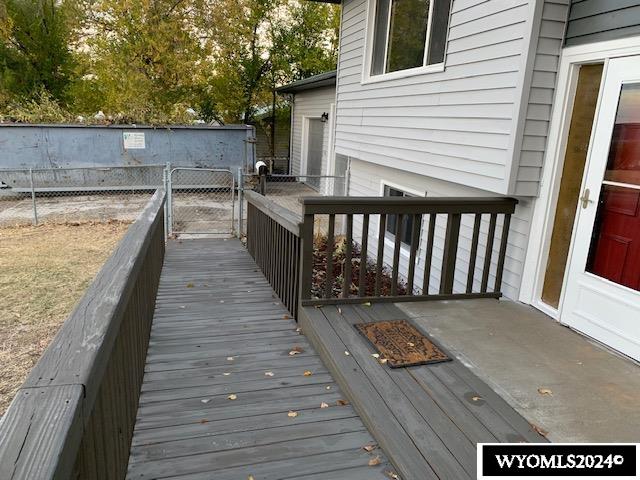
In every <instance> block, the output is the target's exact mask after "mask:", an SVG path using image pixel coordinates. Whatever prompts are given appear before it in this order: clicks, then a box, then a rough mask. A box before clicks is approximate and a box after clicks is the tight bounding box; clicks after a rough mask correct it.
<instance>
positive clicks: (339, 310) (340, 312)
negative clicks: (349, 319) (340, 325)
mask: <svg viewBox="0 0 640 480" xmlns="http://www.w3.org/2000/svg"><path fill="white" fill-rule="evenodd" d="M338 313H339V314H340V315H342V309H341V308H340V307H338Z"/></svg>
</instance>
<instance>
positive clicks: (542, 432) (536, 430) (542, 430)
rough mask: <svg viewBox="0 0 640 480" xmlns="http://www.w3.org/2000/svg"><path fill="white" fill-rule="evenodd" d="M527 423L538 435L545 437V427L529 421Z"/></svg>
mask: <svg viewBox="0 0 640 480" xmlns="http://www.w3.org/2000/svg"><path fill="white" fill-rule="evenodd" d="M529 425H531V428H532V429H533V431H534V432H536V433H537V434H538V435H542V436H543V437H546V436H547V435H548V434H549V432H547V431H546V430H545V429H543V428H540V427H539V426H537V425H535V424H533V423H530V424H529Z"/></svg>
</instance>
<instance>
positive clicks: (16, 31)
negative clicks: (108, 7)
mask: <svg viewBox="0 0 640 480" xmlns="http://www.w3.org/2000/svg"><path fill="white" fill-rule="evenodd" d="M70 20H71V9H70V7H68V2H66V1H60V2H55V1H51V0H3V1H2V3H1V4H0V89H1V90H2V91H3V93H4V96H5V97H7V96H10V97H13V98H16V97H32V96H33V95H36V96H37V95H39V92H40V91H41V89H43V88H44V89H45V90H46V91H47V92H48V93H49V94H50V95H51V96H53V97H54V98H56V99H63V98H64V96H65V90H66V87H67V85H68V83H69V81H70V75H71V72H72V69H73V57H72V53H71V50H70V48H69V47H70V43H71V34H70V25H69V23H70Z"/></svg>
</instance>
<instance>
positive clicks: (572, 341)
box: [397, 299, 640, 442]
mask: <svg viewBox="0 0 640 480" xmlns="http://www.w3.org/2000/svg"><path fill="white" fill-rule="evenodd" d="M397 306H398V307H400V308H401V309H402V310H403V311H404V312H405V313H407V314H408V315H409V316H410V317H411V318H412V319H413V320H414V321H415V322H416V323H417V324H419V325H420V326H422V327H423V328H424V329H425V330H427V331H428V332H429V333H430V334H431V335H433V337H434V338H436V339H437V340H439V341H440V342H442V344H443V346H445V347H447V348H448V349H449V351H450V352H451V353H452V354H454V355H456V357H458V358H459V359H460V360H461V361H463V362H464V363H465V364H466V365H467V366H468V367H469V368H471V370H472V371H473V372H474V373H475V374H476V375H478V376H479V377H480V378H481V379H483V380H484V381H485V382H487V383H488V384H489V385H490V386H492V387H493V388H494V389H495V390H496V391H497V392H498V393H499V394H500V395H501V396H502V397H503V398H505V399H506V400H507V401H508V402H509V403H510V404H511V405H512V406H513V407H514V408H515V409H516V410H517V411H518V412H520V413H521V414H522V415H523V416H524V417H525V418H526V419H528V420H529V421H530V422H532V423H533V424H535V425H537V426H539V427H541V428H543V429H544V430H546V431H548V435H547V438H548V439H549V440H551V441H552V442H640V407H639V405H640V365H638V364H636V363H635V362H633V361H631V360H629V359H627V358H623V357H621V356H619V355H617V354H615V353H613V352H611V351H609V350H607V349H606V348H604V347H602V346H601V345H598V344H596V343H595V342H593V341H591V340H589V339H588V338H586V337H584V336H582V335H580V334H579V333H577V332H575V331H573V330H571V329H569V328H567V327H564V326H562V325H561V324H559V323H558V322H556V321H555V320H553V319H551V318H550V317H548V316H546V315H544V314H543V313H541V312H540V311H538V310H536V309H534V308H533V307H530V306H527V305H524V304H521V303H516V302H512V301H505V300H502V301H497V300H492V299H481V300H458V301H442V302H416V303H399V304H397ZM539 389H540V391H539ZM548 390H550V392H548ZM540 392H542V393H540Z"/></svg>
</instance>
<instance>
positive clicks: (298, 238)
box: [247, 192, 518, 315]
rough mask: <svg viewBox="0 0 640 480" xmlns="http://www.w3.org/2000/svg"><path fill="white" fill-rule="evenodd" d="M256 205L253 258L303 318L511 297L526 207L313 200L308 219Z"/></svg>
mask: <svg viewBox="0 0 640 480" xmlns="http://www.w3.org/2000/svg"><path fill="white" fill-rule="evenodd" d="M247 201H248V204H249V211H248V218H247V221H248V226H247V229H248V234H247V243H248V248H249V252H250V253H251V254H252V255H253V257H254V258H255V259H256V262H257V263H258V265H259V266H260V268H261V269H262V271H263V272H264V273H265V275H266V276H267V278H268V279H269V281H270V282H271V285H272V286H273V287H274V289H275V291H276V293H277V294H278V295H279V296H280V297H281V298H282V299H283V301H284V302H285V304H286V305H287V307H289V310H290V311H291V312H292V313H293V314H294V315H296V314H297V305H298V302H300V304H301V305H303V306H304V305H324V304H341V303H364V302H405V301H421V300H445V299H455V298H483V297H486V298H499V297H500V296H501V295H502V278H503V272H504V266H505V258H506V253H507V245H508V236H509V229H510V222H511V215H512V214H513V213H514V211H515V207H516V204H517V203H518V201H517V200H516V199H513V198H475V197H472V198H446V197H438V198H415V197H307V198H304V199H302V200H301V203H302V207H303V215H302V216H299V215H296V214H294V213H293V212H291V211H289V210H286V209H284V208H283V207H282V206H280V205H277V204H275V203H274V202H272V201H269V200H268V199H266V198H265V197H262V196H261V195H259V194H256V193H254V192H251V193H250V194H249V195H248V196H247ZM338 218H339V219H340V221H339V222H338V221H337V219H338ZM389 225H392V228H387V227H388V226H389ZM461 226H464V228H463V229H461ZM389 230H391V232H390V231H389ZM462 230H464V235H461V231H462ZM407 237H409V238H407ZM337 238H341V239H343V240H344V241H343V242H342V244H341V246H340V249H341V251H340V252H339V255H338V252H336V251H335V249H336V244H335V241H336V239H337ZM373 242H375V243H376V244H375V245H372V243H373ZM463 243H464V244H465V245H464V248H461V244H463ZM354 249H356V250H354ZM462 250H464V252H463V251H462ZM436 251H437V255H436ZM338 257H340V258H338ZM461 257H464V262H463V261H461V260H460V259H461ZM336 272H337V273H336Z"/></svg>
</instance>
